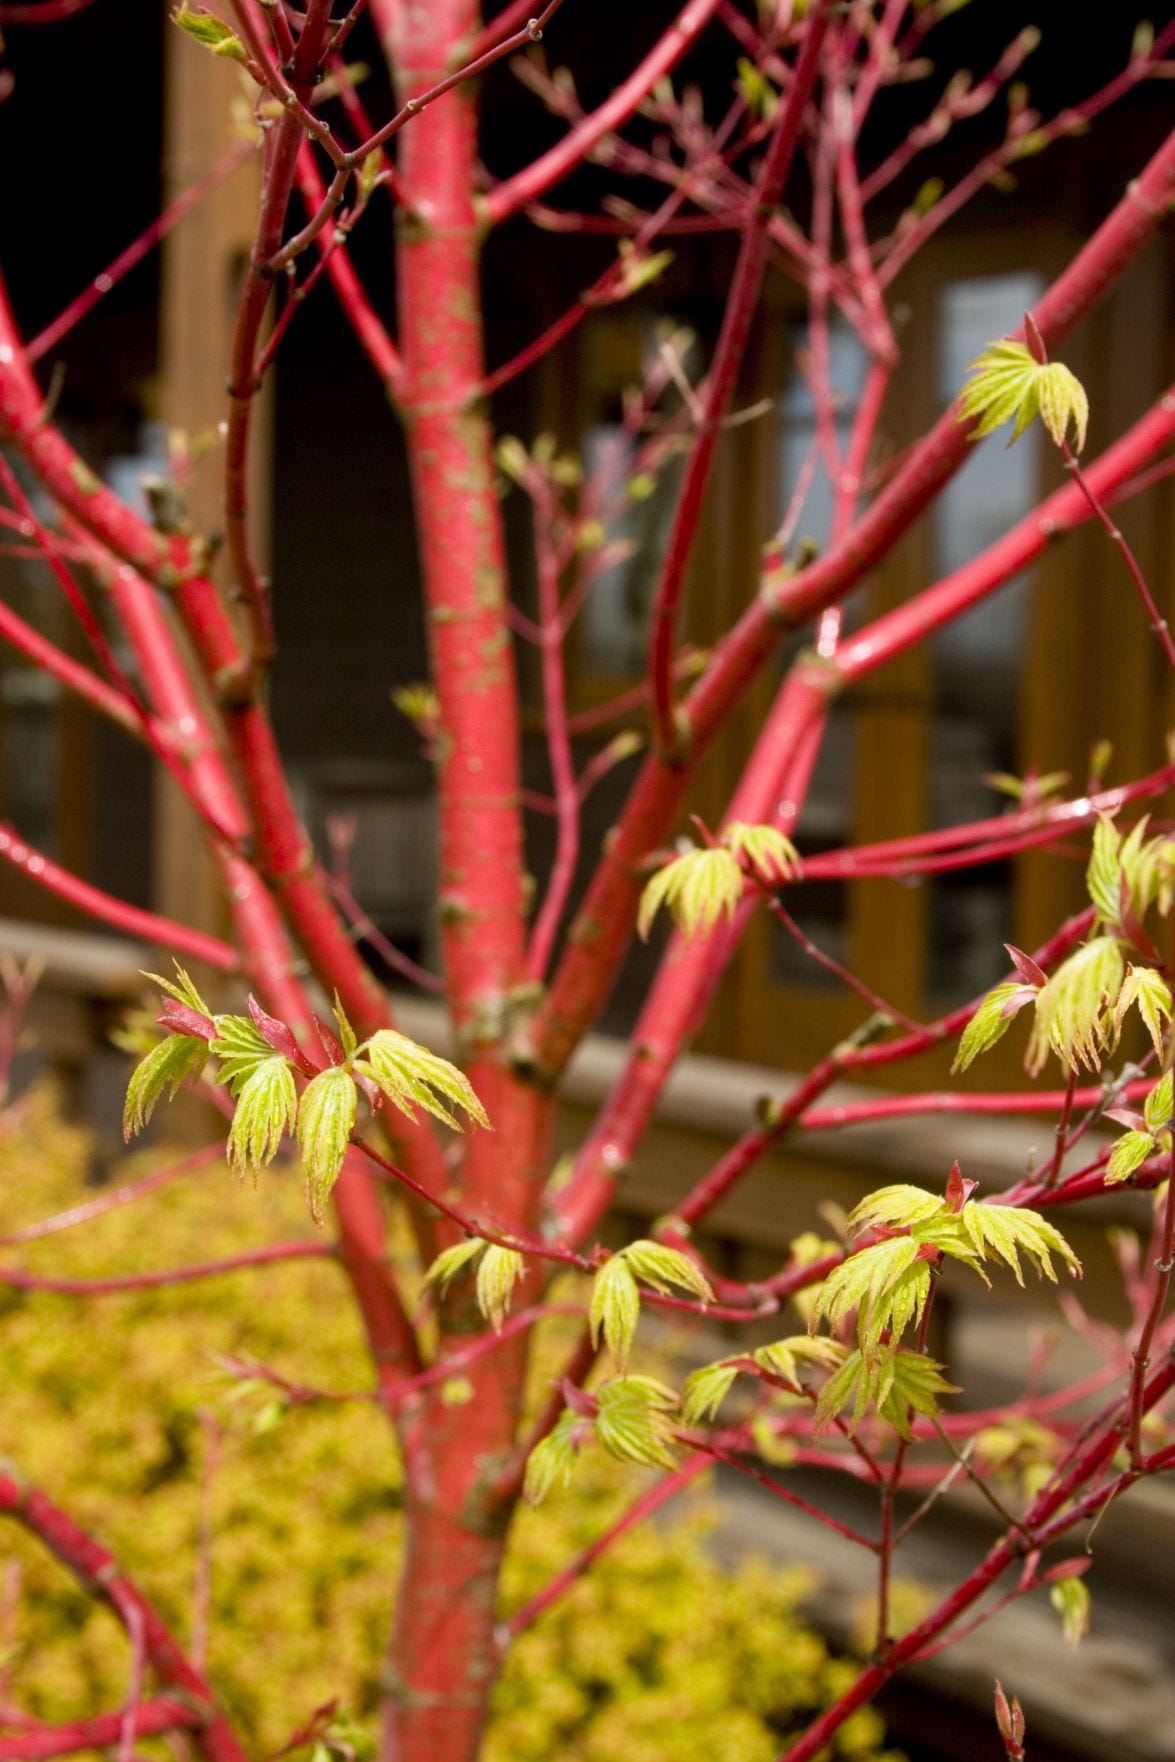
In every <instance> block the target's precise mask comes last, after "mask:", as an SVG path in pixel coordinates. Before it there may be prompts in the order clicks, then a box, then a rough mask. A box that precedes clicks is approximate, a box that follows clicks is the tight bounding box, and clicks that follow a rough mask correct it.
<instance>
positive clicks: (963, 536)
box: [928, 272, 1043, 1004]
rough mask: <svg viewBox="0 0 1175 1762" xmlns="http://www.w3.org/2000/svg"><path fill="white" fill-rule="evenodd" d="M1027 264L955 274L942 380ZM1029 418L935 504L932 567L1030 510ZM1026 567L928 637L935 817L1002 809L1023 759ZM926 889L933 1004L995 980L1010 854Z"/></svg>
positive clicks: (1034, 453)
mask: <svg viewBox="0 0 1175 1762" xmlns="http://www.w3.org/2000/svg"><path fill="white" fill-rule="evenodd" d="M1042 285H1043V283H1042V280H1041V278H1040V277H1039V276H1037V275H1034V274H1030V273H1027V272H1019V273H1016V274H1011V275H993V276H983V277H976V278H974V279H968V280H964V281H956V282H953V283H951V284H950V285H949V286H948V287H947V288H945V289H944V291H943V294H942V296H941V303H940V308H939V314H940V330H939V337H940V342H939V360H938V380H939V385H938V390H939V396H940V399H941V400H942V402H943V403H944V404H945V403H947V402H949V400H950V399H951V398H952V397H954V396H955V394H956V393H957V392H958V390H959V388H960V386H961V385H962V384H963V381H964V380H965V378H966V376H967V369H968V367H969V365H970V363H971V362H972V361H973V360H974V359H975V357H976V356H977V355H978V354H979V353H980V351H981V350H982V349H983V348H984V347H985V346H986V345H987V344H988V343H989V342H991V341H993V339H995V338H996V337H999V336H1002V335H1004V334H1006V332H1008V331H1009V330H1011V329H1012V328H1013V327H1014V326H1015V325H1016V324H1017V323H1018V322H1019V320H1020V318H1021V316H1022V315H1023V313H1024V312H1025V310H1026V309H1027V308H1028V307H1030V306H1031V305H1032V304H1033V302H1034V301H1035V300H1036V299H1037V297H1038V296H1039V293H1040V290H1041V287H1042ZM1039 448H1040V436H1039V427H1038V425H1036V424H1033V426H1032V427H1031V428H1030V429H1029V430H1028V432H1027V433H1026V434H1025V435H1024V436H1023V438H1022V439H1021V440H1019V441H1018V442H1017V443H1016V448H1015V451H1014V452H1013V453H1012V454H1011V456H1009V454H1008V452H1007V450H1006V449H1005V448H1004V447H1003V446H1001V444H1000V437H998V436H997V437H993V438H992V439H991V440H989V441H987V442H986V443H985V444H984V445H982V446H977V447H976V448H975V449H974V450H973V452H972V453H971V455H970V457H969V459H968V461H967V463H966V465H965V466H964V467H963V469H962V470H961V471H960V472H959V473H958V475H957V476H956V477H955V478H954V479H953V480H952V482H951V483H950V485H949V486H948V488H947V489H946V491H945V493H944V494H943V495H942V496H941V497H940V499H939V501H938V503H937V504H936V508H935V514H934V528H933V541H932V558H933V567H934V572H935V576H936V577H941V576H943V575H946V574H948V573H949V572H950V571H951V570H953V569H957V568H958V567H960V566H961V565H962V564H964V563H966V562H968V561H969V560H970V559H971V558H972V557H974V556H976V555H977V554H978V553H979V552H980V551H982V550H984V549H985V548H986V547H987V546H988V545H989V544H991V543H992V542H993V541H994V540H995V539H997V538H999V537H1001V536H1002V534H1003V533H1005V532H1006V531H1007V529H1008V528H1009V526H1011V525H1013V524H1014V523H1015V522H1016V521H1017V520H1019V519H1020V518H1021V517H1022V516H1023V515H1025V514H1026V513H1028V511H1029V510H1030V508H1031V507H1032V506H1033V504H1034V502H1035V500H1036V496H1037V479H1038V470H1039V459H1040V452H1039ZM1030 591H1031V575H1030V574H1027V575H1022V576H1019V577H1017V579H1016V580H1015V581H1012V582H1009V583H1008V584H1007V586H1005V587H1003V588H1001V589H1000V590H999V592H998V593H996V594H994V595H993V596H992V597H991V598H990V599H988V600H986V601H984V602H983V603H982V604H980V605H978V606H976V607H975V609H974V610H973V611H972V612H970V613H968V614H967V616H966V617H964V618H960V619H959V620H958V621H957V622H956V623H954V624H952V625H951V626H950V627H949V628H948V629H946V630H942V631H940V632H939V633H938V634H937V635H936V636H935V637H934V639H933V641H932V642H931V644H930V659H931V667H932V681H933V683H932V704H933V716H934V723H933V729H932V733H931V740H930V802H929V809H930V823H931V824H932V825H933V826H951V825H958V824H960V823H962V822H964V821H968V820H976V819H980V818H983V817H985V816H987V815H991V814H993V813H997V812H998V811H999V806H1000V797H999V796H998V795H996V794H994V793H993V791H992V790H991V788H990V787H989V786H988V785H987V784H986V783H985V782H984V778H985V776H987V775H988V774H989V773H991V772H994V771H1010V772H1013V773H1015V772H1017V771H1018V770H1019V769H1020V753H1019V742H1018V726H1017V722H1018V708H1019V698H1020V657H1021V655H1022V653H1023V649H1024V639H1025V634H1026V629H1027V614H1028V596H1029V593H1030ZM929 886H930V894H929V942H930V946H929V961H928V979H929V986H930V991H931V995H932V997H933V999H934V1001H935V1002H936V1003H939V1004H943V1003H952V1002H955V1001H959V1000H961V999H963V998H966V997H969V996H972V995H973V994H974V993H975V992H977V991H981V990H983V989H984V988H985V987H986V986H989V985H992V984H994V983H995V982H996V981H997V980H998V979H999V978H1000V976H1001V974H1002V973H1003V971H1004V968H1005V967H1006V965H1007V961H1006V957H1005V955H1004V951H1003V943H1004V942H1005V941H1007V940H1009V938H1010V937H1011V934H1012V870H1011V865H1010V864H1008V863H993V864H989V865H986V866H984V867H983V868H978V869H959V870H955V871H950V872H948V873H947V874H945V875H940V876H936V877H933V878H932V880H931V882H930V884H929Z"/></svg>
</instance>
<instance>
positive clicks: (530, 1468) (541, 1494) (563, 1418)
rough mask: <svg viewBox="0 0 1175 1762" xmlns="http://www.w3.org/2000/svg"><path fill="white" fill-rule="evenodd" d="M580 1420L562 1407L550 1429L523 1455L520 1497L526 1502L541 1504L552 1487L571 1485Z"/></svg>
mask: <svg viewBox="0 0 1175 1762" xmlns="http://www.w3.org/2000/svg"><path fill="white" fill-rule="evenodd" d="M583 1423H584V1422H583V1421H582V1420H581V1419H580V1418H579V1417H578V1416H577V1415H576V1414H574V1413H571V1412H569V1411H567V1410H564V1412H562V1413H561V1414H560V1415H559V1418H558V1419H557V1420H556V1421H555V1425H554V1427H553V1429H552V1430H551V1431H550V1432H549V1433H548V1435H547V1436H546V1437H545V1438H541V1439H540V1440H539V1442H538V1443H537V1444H536V1445H535V1447H534V1449H533V1450H532V1451H531V1453H530V1455H529V1456H528V1458H527V1462H526V1478H525V1480H524V1481H523V1484H522V1497H523V1498H524V1499H525V1500H526V1502H527V1504H528V1505H541V1504H542V1501H543V1500H544V1499H545V1498H546V1496H547V1494H548V1493H549V1492H550V1491H551V1488H552V1487H569V1486H570V1485H571V1477H572V1475H573V1474H574V1473H575V1464H576V1459H577V1455H578V1452H577V1450H576V1446H575V1438H576V1432H577V1430H578V1429H579V1428H580V1427H581V1426H583Z"/></svg>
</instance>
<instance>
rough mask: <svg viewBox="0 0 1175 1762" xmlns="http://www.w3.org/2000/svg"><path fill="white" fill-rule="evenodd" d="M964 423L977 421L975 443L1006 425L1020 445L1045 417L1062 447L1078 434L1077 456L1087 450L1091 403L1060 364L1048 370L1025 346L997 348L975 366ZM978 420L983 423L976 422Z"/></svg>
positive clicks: (963, 401) (965, 396)
mask: <svg viewBox="0 0 1175 1762" xmlns="http://www.w3.org/2000/svg"><path fill="white" fill-rule="evenodd" d="M957 408H958V413H959V419H960V421H963V422H970V421H972V420H975V427H974V428H973V429H972V431H971V439H972V440H982V439H983V437H984V435H987V434H991V433H992V431H993V430H994V429H997V428H1002V427H1003V425H1004V423H1005V422H1011V423H1013V428H1012V440H1013V441H1016V440H1019V438H1020V436H1021V435H1022V434H1023V433H1024V431H1025V429H1026V428H1027V427H1028V426H1029V424H1030V423H1031V422H1032V420H1033V418H1034V417H1036V416H1039V417H1040V419H1041V421H1042V422H1043V423H1044V425H1045V427H1046V428H1047V430H1048V432H1049V434H1050V436H1051V437H1052V439H1053V440H1054V441H1055V443H1056V445H1057V446H1058V447H1059V446H1063V445H1064V442H1065V437H1066V435H1067V433H1068V431H1069V429H1070V427H1071V428H1072V430H1073V450H1074V452H1077V453H1080V452H1081V451H1082V449H1083V448H1084V446H1085V431H1086V428H1087V426H1088V423H1089V399H1088V398H1087V397H1086V395H1085V389H1084V387H1083V386H1082V384H1081V382H1080V380H1078V379H1077V378H1076V376H1075V375H1074V374H1073V373H1072V372H1071V371H1070V370H1069V368H1068V367H1066V366H1064V365H1063V364H1062V363H1061V362H1060V361H1051V362H1048V363H1047V364H1042V363H1041V362H1039V361H1037V360H1036V359H1035V358H1034V357H1033V355H1032V354H1031V352H1030V351H1029V349H1028V348H1027V347H1026V346H1025V345H1024V344H1023V343H1015V342H1011V341H1009V340H1006V339H1005V340H1004V341H1001V342H998V343H991V344H989V346H988V347H987V348H986V349H985V350H984V351H983V353H982V354H981V355H980V356H978V357H977V359H976V360H974V361H973V362H972V363H971V379H970V380H969V381H968V383H967V384H966V385H965V386H964V388H963V390H962V392H961V393H960V394H959V400H958V405H957ZM976 419H977V420H976Z"/></svg>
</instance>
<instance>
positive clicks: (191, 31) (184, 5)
mask: <svg viewBox="0 0 1175 1762" xmlns="http://www.w3.org/2000/svg"><path fill="white" fill-rule="evenodd" d="M171 18H172V23H173V24H178V25H179V27H180V30H181V31H186V32H187V34H188V36H189V37H193V38H194V39H195V41H196V42H197V43H202V44H203V45H204V47H205V48H206V49H211V51H212V53H213V54H214V55H227V56H228V57H229V58H230V59H231V60H233V61H244V60H245V45H244V44H243V43H242V42H241V39H240V37H238V36H237V34H236V32H235V31H232V30H230V29H229V27H228V25H226V24H225V22H224V20H223V19H222V18H217V17H215V15H214V14H213V13H211V12H195V11H193V9H192V8H191V7H190V6H189V5H188V0H180V5H179V6H178V7H177V8H176V10H175V11H174V12H173V13H172V15H171Z"/></svg>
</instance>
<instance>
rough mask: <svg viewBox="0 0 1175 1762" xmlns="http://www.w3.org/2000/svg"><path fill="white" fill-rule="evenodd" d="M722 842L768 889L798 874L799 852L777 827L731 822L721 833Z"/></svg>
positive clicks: (737, 821)
mask: <svg viewBox="0 0 1175 1762" xmlns="http://www.w3.org/2000/svg"><path fill="white" fill-rule="evenodd" d="M722 843H723V844H724V845H725V847H726V849H727V850H729V851H730V852H732V854H733V855H734V856H736V857H738V858H739V860H740V861H741V862H743V863H745V864H746V866H747V868H748V869H750V870H751V871H752V873H753V874H754V875H755V876H756V878H757V879H758V880H760V881H762V882H764V883H765V884H766V885H767V886H768V887H778V885H779V883H780V882H781V881H791V880H793V879H795V877H796V876H798V875H799V873H800V853H799V852H798V851H797V849H796V847H795V845H794V844H793V843H792V841H791V839H790V838H788V837H786V836H785V834H784V833H782V832H781V831H780V830H779V828H778V827H777V826H748V825H747V824H746V823H745V822H744V821H742V820H734V821H732V822H731V824H730V825H729V826H727V828H726V830H725V831H724V832H723V834H722Z"/></svg>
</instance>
